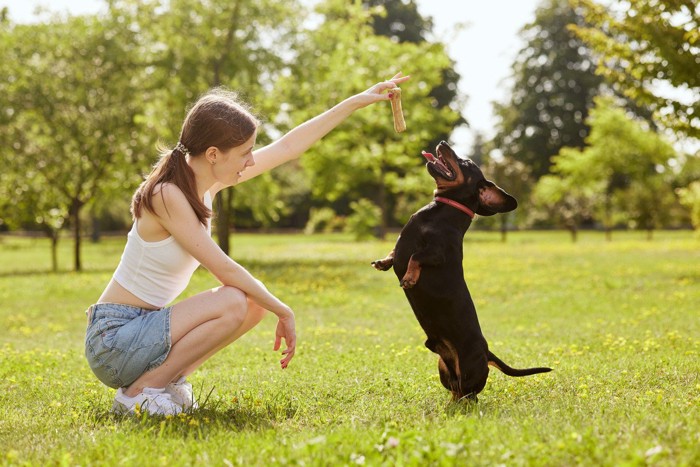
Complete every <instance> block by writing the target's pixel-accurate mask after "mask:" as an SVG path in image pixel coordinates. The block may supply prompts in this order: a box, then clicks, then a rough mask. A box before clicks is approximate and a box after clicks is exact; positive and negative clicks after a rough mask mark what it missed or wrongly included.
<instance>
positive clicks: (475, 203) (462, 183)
mask: <svg viewBox="0 0 700 467" xmlns="http://www.w3.org/2000/svg"><path fill="white" fill-rule="evenodd" d="M435 151H436V153H437V156H434V155H432V154H430V153H429V152H425V151H423V157H425V158H426V159H427V160H428V163H427V164H426V167H427V168H428V173H429V174H430V175H431V176H432V177H433V178H434V179H435V183H436V184H437V189H436V190H435V194H436V195H440V196H445V197H447V198H450V199H453V200H455V201H458V202H460V203H462V204H464V205H466V206H467V207H469V208H470V209H472V210H473V211H474V212H475V213H477V214H479V215H480V216H493V215H494V214H496V213H499V212H510V211H512V210H514V209H515V208H517V207H518V202H517V201H516V200H515V198H513V197H512V196H511V195H509V194H508V193H506V192H505V191H503V190H502V189H501V188H499V187H498V186H496V184H495V183H493V182H492V181H490V180H487V179H486V177H484V174H483V173H481V169H479V167H478V166H477V165H476V164H475V163H474V162H473V161H471V160H470V159H462V158H461V157H458V156H457V154H455V152H454V151H453V150H452V148H451V147H450V145H449V144H447V143H446V142H445V141H441V142H440V144H438V145H437V147H436V148H435Z"/></svg>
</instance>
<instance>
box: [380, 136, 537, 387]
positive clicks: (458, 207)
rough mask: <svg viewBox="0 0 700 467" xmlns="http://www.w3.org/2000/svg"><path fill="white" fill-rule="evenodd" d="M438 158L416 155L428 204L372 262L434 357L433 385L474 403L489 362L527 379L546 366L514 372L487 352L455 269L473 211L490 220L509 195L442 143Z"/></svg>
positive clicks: (509, 203) (509, 206)
mask: <svg viewBox="0 0 700 467" xmlns="http://www.w3.org/2000/svg"><path fill="white" fill-rule="evenodd" d="M436 150H437V157H435V156H434V155H432V154H430V153H427V152H423V156H424V157H425V158H426V159H427V160H428V163H427V164H426V166H427V168H428V172H429V173H430V175H431V176H432V177H433V178H434V179H435V182H436V184H437V189H436V190H435V199H434V201H433V202H432V203H430V204H428V205H427V206H425V207H423V208H422V209H420V210H419V211H418V212H416V213H415V214H413V216H411V219H410V220H409V221H408V223H407V224H406V225H405V226H404V228H403V230H402V231H401V235H400V236H399V239H398V241H397V243H396V247H395V248H394V250H393V251H392V252H391V253H389V255H388V256H387V257H386V258H384V259H381V260H377V261H373V262H372V265H373V266H374V267H375V268H376V269H379V270H381V271H386V270H388V269H389V268H391V267H392V266H393V267H394V272H395V273H396V275H397V277H398V278H399V281H400V284H401V287H403V289H404V292H405V293H406V297H407V298H408V301H409V303H410V304H411V308H413V312H414V313H415V315H416V318H418V322H419V323H420V325H421V326H422V327H423V330H424V331H425V333H426V335H427V336H428V340H426V341H425V346H426V347H428V348H429V349H430V350H431V351H433V352H435V353H437V354H438V355H440V358H439V361H438V367H439V370H440V381H441V382H442V384H443V386H445V387H446V388H447V389H449V390H450V391H451V392H452V396H453V398H454V399H455V400H458V399H462V398H464V397H466V398H470V399H473V400H476V398H477V397H476V396H477V394H478V393H479V392H481V390H482V389H484V386H485V385H486V378H487V377H488V374H489V368H488V367H489V365H491V366H494V367H496V368H498V369H499V370H501V371H502V372H503V373H505V374H506V375H509V376H527V375H532V374H536V373H544V372H547V371H551V369H550V368H528V369H522V370H518V369H514V368H511V367H509V366H508V365H506V364H505V363H503V361H501V360H500V359H499V358H498V357H496V356H495V355H494V354H493V353H491V351H489V348H488V344H487V343H486V339H484V336H483V334H482V333H481V327H480V326H479V320H478V318H477V316H476V309H475V308H474V302H473V301H472V298H471V295H470V294H469V290H468V289H467V284H466V282H465V280H464V272H463V269H462V258H463V253H462V242H463V239H464V234H465V233H466V231H467V229H468V228H469V226H470V225H471V222H472V218H473V217H474V214H475V213H476V214H479V215H480V216H491V215H494V214H496V213H499V212H509V211H512V210H514V209H515V208H516V207H517V206H518V203H517V201H515V198H513V197H512V196H510V195H509V194H508V193H506V192H505V191H503V190H502V189H500V188H499V187H497V186H496V185H495V184H494V183H493V182H491V181H489V180H486V178H485V177H484V175H483V174H482V173H481V170H480V169H479V167H477V165H476V164H475V163H474V162H472V161H471V160H469V159H461V158H459V157H457V155H456V154H455V153H454V151H453V150H452V148H450V146H449V145H448V144H447V143H446V142H444V141H442V142H441V143H440V144H439V145H438V146H437V148H436Z"/></svg>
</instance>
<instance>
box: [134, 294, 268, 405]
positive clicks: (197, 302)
mask: <svg viewBox="0 0 700 467" xmlns="http://www.w3.org/2000/svg"><path fill="white" fill-rule="evenodd" d="M249 303H254V302H249V301H248V299H247V298H246V295H245V294H244V293H243V292H242V291H240V290H238V289H236V288H234V287H227V286H222V287H218V288H216V289H212V290H210V291H207V292H203V293H200V294H197V295H195V296H193V297H190V298H187V299H185V300H183V301H182V302H180V303H178V304H176V305H175V306H173V309H172V310H171V318H170V336H171V345H172V346H171V348H170V353H169V354H168V357H167V358H166V359H165V361H164V362H163V363H162V364H161V365H160V366H158V367H156V368H154V369H152V370H150V371H147V372H146V373H144V374H143V375H141V376H140V377H139V378H137V379H136V381H134V382H133V383H132V384H131V385H130V386H129V388H128V389H127V390H126V391H125V394H126V395H127V396H135V395H136V394H138V393H140V392H142V391H143V388H145V387H152V388H162V387H165V386H167V385H168V383H170V382H171V381H173V380H175V379H177V378H178V377H179V376H182V375H186V374H189V373H188V372H191V371H193V370H194V369H196V368H197V366H199V365H200V364H201V363H203V362H204V361H205V360H206V359H207V358H209V357H211V356H212V355H213V354H214V353H216V352H217V351H218V350H221V349H222V348H223V347H225V346H226V345H228V344H230V343H231V342H233V341H234V340H236V339H238V338H239V337H240V336H242V335H243V334H244V333H245V332H247V331H249V330H250V329H251V328H252V327H254V326H255V325H256V324H257V323H259V322H260V320H261V319H262V317H263V316H264V310H262V308H260V307H259V306H258V305H257V304H255V305H254V306H251V307H249ZM261 310H262V311H261ZM249 315H250V316H249Z"/></svg>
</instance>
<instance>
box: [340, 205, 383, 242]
mask: <svg viewBox="0 0 700 467" xmlns="http://www.w3.org/2000/svg"><path fill="white" fill-rule="evenodd" d="M350 209H352V214H351V215H350V216H348V219H347V224H346V226H345V231H346V232H349V233H353V234H355V239H356V240H366V239H368V238H372V237H374V236H375V234H376V231H377V228H378V227H379V222H380V219H381V215H382V211H381V209H379V207H378V206H376V205H375V204H374V203H372V202H371V201H370V200H368V199H365V198H362V199H361V200H359V201H353V202H352V203H350Z"/></svg>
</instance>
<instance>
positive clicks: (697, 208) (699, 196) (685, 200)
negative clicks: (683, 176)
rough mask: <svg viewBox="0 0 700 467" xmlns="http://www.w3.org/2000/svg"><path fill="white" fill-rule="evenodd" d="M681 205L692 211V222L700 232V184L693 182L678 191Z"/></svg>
mask: <svg viewBox="0 0 700 467" xmlns="http://www.w3.org/2000/svg"><path fill="white" fill-rule="evenodd" d="M678 196H679V197H680V200H681V204H682V205H683V206H685V207H686V208H688V209H689V210H690V222H691V223H692V224H693V228H694V229H695V230H697V231H700V182H693V183H691V184H690V185H688V186H687V187H686V188H681V189H679V190H678Z"/></svg>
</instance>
